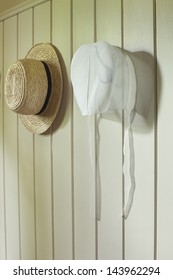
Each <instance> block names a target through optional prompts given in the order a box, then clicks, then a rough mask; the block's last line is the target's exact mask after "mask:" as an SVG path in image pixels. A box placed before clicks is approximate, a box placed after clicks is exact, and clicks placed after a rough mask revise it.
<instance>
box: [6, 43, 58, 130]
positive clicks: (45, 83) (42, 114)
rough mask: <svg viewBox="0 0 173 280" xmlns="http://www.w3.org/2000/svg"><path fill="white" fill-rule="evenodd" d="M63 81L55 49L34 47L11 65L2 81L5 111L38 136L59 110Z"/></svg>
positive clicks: (48, 46) (39, 45)
mask: <svg viewBox="0 0 173 280" xmlns="http://www.w3.org/2000/svg"><path fill="white" fill-rule="evenodd" d="M62 88H63V79H62V71H61V66H60V62H59V58H58V54H57V50H56V48H55V47H54V46H53V45H51V44H49V43H46V44H44V43H41V44H37V45H35V46H34V47H32V48H31V49H30V51H29V52H28V54H27V55H26V57H25V59H20V60H18V61H16V62H15V63H14V64H12V65H11V66H10V68H9V70H8V72H7V75H6V80H5V100H6V103H7V105H8V107H9V108H10V109H11V110H12V111H14V112H17V113H19V114H20V118H21V120H22V122H23V124H24V125H25V127H26V128H27V129H28V130H29V131H30V132H32V133H37V134H41V133H43V132H45V131H46V130H47V129H48V128H49V127H50V126H51V125H52V123H53V121H54V119H55V117H56V115H57V112H58V110H59V107H60V103H61V97H62Z"/></svg>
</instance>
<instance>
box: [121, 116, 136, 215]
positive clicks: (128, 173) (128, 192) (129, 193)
mask: <svg viewBox="0 0 173 280" xmlns="http://www.w3.org/2000/svg"><path fill="white" fill-rule="evenodd" d="M134 116H135V112H134V111H132V112H131V113H130V115H129V117H128V124H127V129H126V133H125V138H124V166H123V172H124V179H125V189H124V198H125V203H124V210H123V216H124V218H125V219H127V217H128V215H129V212H130V210H131V207H132V203H133V197H134V192H135V187H136V184H135V174H134V173H135V153H134V141H133V132H132V127H131V125H132V122H133V120H134Z"/></svg>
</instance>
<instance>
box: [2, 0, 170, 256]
mask: <svg viewBox="0 0 173 280" xmlns="http://www.w3.org/2000/svg"><path fill="white" fill-rule="evenodd" d="M0 19H1V20H0V78H1V79H0V81H1V98H0V229H1V230H0V259H2V260H3V259H78V260H79V259H172V258H173V241H172V236H173V176H172V174H173V172H172V169H173V144H172V143H173V124H172V119H173V110H172V104H173V95H172V90H173V79H172V73H173V52H172V49H173V31H172V26H173V1H172V0H122V1H121V0H106V1H105V0H52V1H40V0H38V1H33V4H30V5H27V6H26V7H25V6H22V7H21V6H20V9H17V8H16V9H15V10H11V11H10V13H8V12H7V13H6V14H3V16H1V18H0ZM99 40H105V41H108V42H109V43H111V44H113V45H116V46H119V47H123V48H125V49H127V50H129V51H145V52H147V53H149V54H150V55H151V56H152V58H153V60H152V61H153V69H154V79H153V87H154V92H153V101H154V102H152V108H151V112H150V118H151V120H152V122H151V124H150V127H149V129H148V130H145V131H134V143H135V160H136V161H135V176H136V192H135V197H134V203H133V207H132V210H131V212H130V215H129V217H128V219H127V220H124V219H123V218H122V209H123V188H124V179H123V172H122V165H123V156H122V155H123V151H122V150H123V137H124V133H123V127H124V125H123V121H120V122H116V121H111V120H106V119H102V120H101V122H100V127H99V129H100V170H101V182H102V184H101V205H102V212H101V220H100V221H97V219H96V208H97V205H96V204H97V200H96V197H97V191H96V187H95V185H96V178H95V177H96V176H95V173H93V169H92V164H91V162H90V156H89V154H90V149H89V136H88V121H87V117H82V116H81V114H80V111H79V109H78V106H77V104H76V101H75V99H74V98H73V93H72V89H71V83H70V79H69V72H70V62H71V58H72V55H73V53H74V51H75V50H76V49H77V48H78V47H79V46H80V45H81V44H85V43H92V42H94V41H99ZM40 42H51V43H53V44H54V45H55V46H56V47H57V48H58V49H59V51H60V52H61V55H62V57H63V60H64V66H63V76H64V91H63V102H62V106H61V109H60V112H59V114H58V117H57V119H56V121H55V122H54V124H53V126H52V127H51V128H50V129H49V131H48V133H47V134H45V135H32V134H31V133H29V132H28V131H27V130H26V128H25V127H24V126H23V125H22V123H21V122H20V118H19V117H18V116H17V114H15V113H13V112H11V111H9V109H8V108H7V106H6V104H5V103H4V93H3V87H4V78H5V75H6V72H7V69H8V67H9V66H10V65H11V64H12V63H13V62H14V61H15V60H16V59H18V58H23V57H24V56H25V55H26V53H27V52H28V50H29V49H30V48H31V46H32V45H34V44H36V43H40ZM122 120H123V117H122ZM95 125H96V122H95V118H94V117H92V118H91V119H90V129H91V130H92V131H93V133H92V139H91V143H92V146H93V151H96V149H97V147H96V146H97V141H96V140H95V138H96V137H95Z"/></svg>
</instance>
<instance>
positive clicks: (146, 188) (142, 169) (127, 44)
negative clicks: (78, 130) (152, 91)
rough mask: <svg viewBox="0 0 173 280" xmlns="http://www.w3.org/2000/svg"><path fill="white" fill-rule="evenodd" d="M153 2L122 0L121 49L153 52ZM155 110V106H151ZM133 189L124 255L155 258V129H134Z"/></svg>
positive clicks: (148, 0)
mask: <svg viewBox="0 0 173 280" xmlns="http://www.w3.org/2000/svg"><path fill="white" fill-rule="evenodd" d="M153 36H154V34H153V1H151V0H141V1H138V0H132V1H128V0H124V48H125V49H127V50H129V51H146V52H148V53H151V54H153ZM153 83H154V81H153ZM151 110H152V112H154V105H153V107H152V108H151ZM153 118H154V115H153V116H152V120H153ZM134 146H135V177H136V191H135V197H134V202H133V206H132V209H131V212H130V215H129V217H128V219H127V221H126V224H125V230H126V232H125V245H126V247H125V258H126V259H152V258H154V129H153V127H151V128H150V130H149V131H148V133H146V132H141V131H140V132H134Z"/></svg>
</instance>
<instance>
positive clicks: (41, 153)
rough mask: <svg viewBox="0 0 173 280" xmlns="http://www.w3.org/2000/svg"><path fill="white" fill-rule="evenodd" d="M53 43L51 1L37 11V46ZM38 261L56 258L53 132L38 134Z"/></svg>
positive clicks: (36, 194)
mask: <svg viewBox="0 0 173 280" xmlns="http://www.w3.org/2000/svg"><path fill="white" fill-rule="evenodd" d="M42 42H50V1H48V2H46V3H44V4H41V5H39V6H37V7H35V8H34V44H36V43H42ZM34 149H35V196H36V246H37V259H52V258H53V238H52V237H53V224H52V177H51V175H52V171H51V168H52V159H51V136H50V129H49V131H48V132H47V134H46V135H35V145H34Z"/></svg>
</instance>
